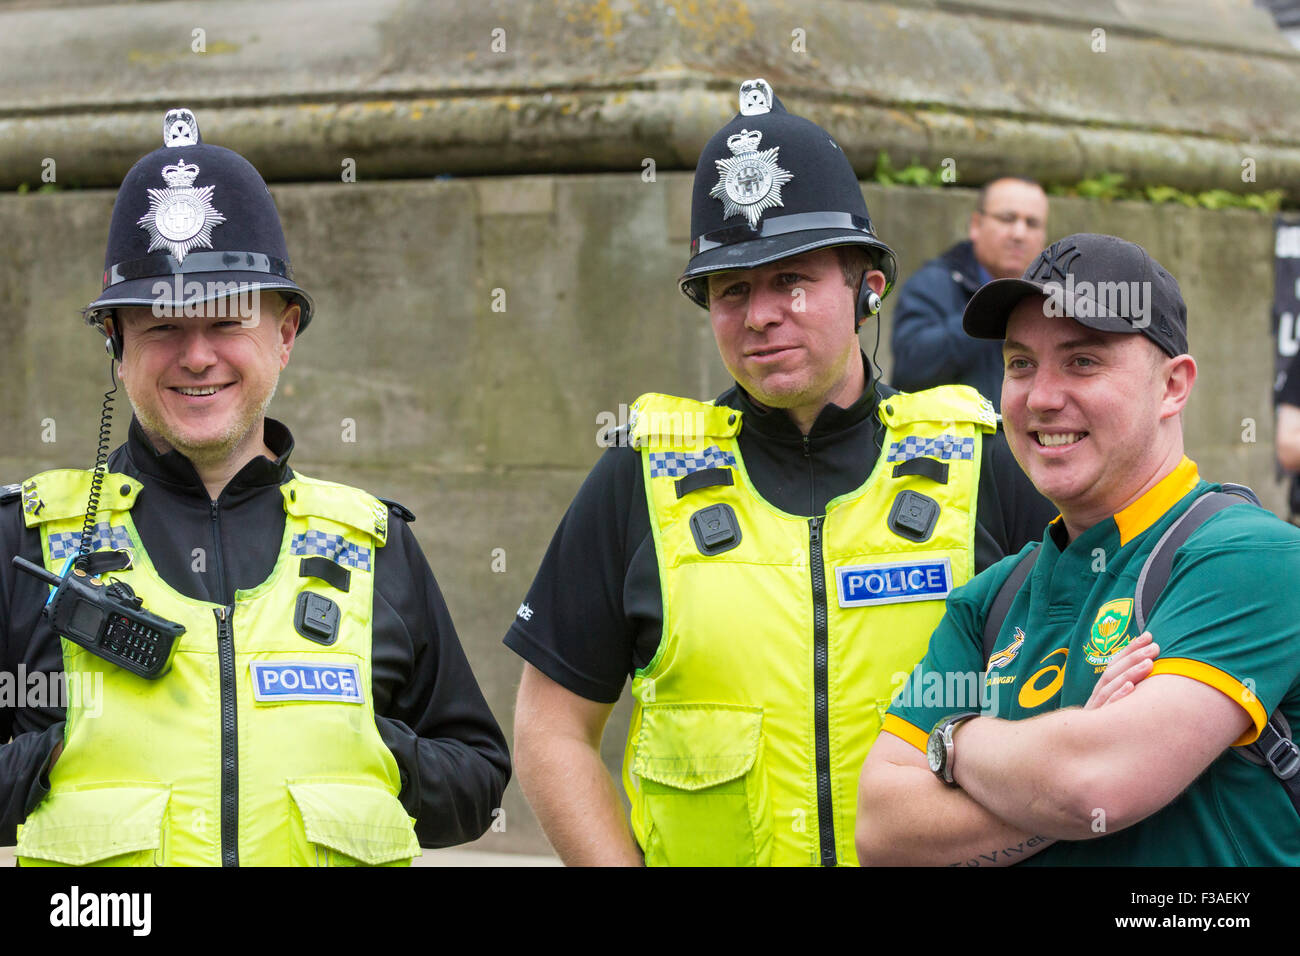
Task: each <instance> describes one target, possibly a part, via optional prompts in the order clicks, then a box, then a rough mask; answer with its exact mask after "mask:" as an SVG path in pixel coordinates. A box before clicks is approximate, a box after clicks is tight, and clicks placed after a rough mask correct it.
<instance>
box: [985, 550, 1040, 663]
mask: <svg viewBox="0 0 1300 956" xmlns="http://www.w3.org/2000/svg"><path fill="white" fill-rule="evenodd" d="M1037 560H1038V546H1037V545H1035V547H1034V549H1033V550H1032V551H1030V552H1029V553H1028V554H1026V555H1025V556H1024V557H1023V558H1021V559H1020V560H1019V561H1017V562H1016V566H1015V567H1014V568H1012V569H1011V573H1010V574H1008V575H1007V579H1006V580H1005V581H1003V582H1002V587H1000V588H998V594H997V597H995V598H994V599H993V606H992V607H990V608H989V616H988V617H986V618H985V619H984V664H985V666H987V665H988V662H989V658H991V657H992V656H993V648H994V645H996V644H997V640H998V634H999V632H1001V630H1002V625H1003V624H1004V623H1005V622H1006V619H1007V614H1008V613H1009V612H1010V611H1011V602H1012V601H1014V600H1015V599H1016V594H1017V593H1018V592H1019V591H1020V588H1021V586H1022V585H1023V584H1024V583H1025V580H1026V579H1027V578H1028V577H1029V572H1030V571H1032V570H1034V562H1035V561H1037Z"/></svg>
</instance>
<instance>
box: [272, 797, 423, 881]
mask: <svg viewBox="0 0 1300 956" xmlns="http://www.w3.org/2000/svg"><path fill="white" fill-rule="evenodd" d="M289 795H290V796H291V797H292V798H293V804H294V806H295V808H296V809H297V811H298V818H299V821H300V822H301V825H302V832H303V833H304V834H305V836H306V841H307V846H306V847H305V850H303V859H301V860H300V861H299V862H301V863H306V864H307V865H311V866H408V865H409V864H410V862H411V860H412V859H413V858H414V857H417V856H419V855H420V844H419V841H417V840H416V839H415V826H414V823H413V821H412V820H411V818H410V817H408V816H407V815H406V810H405V808H403V807H402V802H401V801H400V800H398V799H397V797H395V796H393V795H392V794H391V793H389V792H388V791H387V790H384V789H382V788H380V787H372V786H367V785H365V784H356V783H318V782H312V781H299V782H290V783H289ZM300 849H303V848H300Z"/></svg>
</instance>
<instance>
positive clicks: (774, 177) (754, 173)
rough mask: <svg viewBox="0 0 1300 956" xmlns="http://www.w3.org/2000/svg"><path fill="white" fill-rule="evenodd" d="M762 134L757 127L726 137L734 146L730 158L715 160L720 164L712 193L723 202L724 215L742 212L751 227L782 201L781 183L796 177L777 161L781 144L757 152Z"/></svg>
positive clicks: (730, 144) (725, 216) (715, 162)
mask: <svg viewBox="0 0 1300 956" xmlns="http://www.w3.org/2000/svg"><path fill="white" fill-rule="evenodd" d="M762 139H763V134H762V133H760V132H759V131H758V130H749V129H742V130H741V131H740V132H739V133H736V134H735V135H734V136H730V137H728V138H727V148H728V149H729V150H731V152H732V156H731V158H729V159H717V160H714V164H715V165H716V166H717V167H718V184H717V185H716V186H714V187H713V188H712V189H710V190H709V195H710V196H712V197H713V198H714V199H717V200H720V201H721V202H722V218H723V219H730V218H731V217H732V216H739V215H743V216H744V217H745V219H746V220H747V221H748V222H749V227H750V228H751V229H757V228H758V220H759V219H761V218H762V216H763V213H765V212H766V211H767V210H769V209H771V208H772V207H774V206H781V205H784V204H783V203H782V202H781V187H782V186H783V185H784V184H785V183H788V182H790V180H792V179H794V174H793V173H791V172H790V171H789V170H785V169H782V168H781V167H780V166H778V165H777V162H776V155H777V153H778V152H779V151H780V149H781V147H779V146H773V147H772V148H771V149H768V150H764V151H763V152H761V153H760V152H758V144H759V142H760V141H761V140H762Z"/></svg>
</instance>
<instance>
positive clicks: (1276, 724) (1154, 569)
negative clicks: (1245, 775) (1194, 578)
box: [1133, 484, 1300, 814]
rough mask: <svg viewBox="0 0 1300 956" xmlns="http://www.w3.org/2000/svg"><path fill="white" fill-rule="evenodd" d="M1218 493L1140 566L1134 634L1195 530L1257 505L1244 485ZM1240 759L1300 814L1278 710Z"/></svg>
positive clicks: (1299, 782)
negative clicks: (1257, 768) (1235, 508)
mask: <svg viewBox="0 0 1300 956" xmlns="http://www.w3.org/2000/svg"><path fill="white" fill-rule="evenodd" d="M1223 489H1224V490H1223V491H1222V492H1214V493H1211V494H1208V495H1204V496H1203V497H1201V498H1199V499H1197V501H1196V502H1195V503H1194V504H1193V505H1192V506H1191V507H1190V508H1188V509H1187V510H1186V511H1184V512H1183V514H1182V515H1181V516H1180V517H1179V519H1178V520H1177V521H1175V522H1174V523H1173V524H1172V525H1170V527H1169V530H1167V531H1166V532H1165V533H1164V534H1163V535H1162V536H1161V538H1160V540H1159V541H1157V542H1156V546H1155V547H1154V548H1152V549H1151V553H1150V554H1149V555H1148V556H1147V560H1146V563H1145V564H1144V565H1142V573H1141V574H1139V575H1138V583H1137V593H1136V595H1135V600H1134V602H1133V618H1134V620H1135V621H1136V622H1137V627H1138V633H1139V634H1141V633H1142V632H1143V631H1145V630H1146V618H1147V611H1148V610H1149V609H1150V607H1151V606H1152V605H1153V604H1155V602H1156V600H1157V599H1158V598H1159V597H1160V592H1161V591H1163V590H1164V587H1165V585H1166V584H1167V583H1169V573H1170V571H1171V570H1172V569H1173V565H1174V554H1175V553H1176V552H1177V551H1178V549H1179V548H1181V547H1182V546H1183V545H1184V544H1185V543H1186V541H1187V539H1188V538H1190V537H1191V536H1192V532H1194V531H1195V530H1196V529H1197V528H1199V527H1200V526H1201V525H1203V524H1204V523H1205V521H1206V519H1208V518H1209V517H1210V515H1213V514H1216V513H1218V512H1220V511H1222V510H1223V509H1224V508H1229V507H1231V506H1232V505H1236V504H1241V503H1242V502H1243V501H1248V502H1250V503H1251V504H1255V505H1258V504H1259V498H1258V497H1257V496H1256V495H1255V492H1253V491H1251V490H1250V489H1249V488H1247V487H1246V486H1245V485H1226V484H1225V485H1223ZM1237 752H1238V753H1239V754H1240V755H1241V756H1242V757H1244V758H1245V759H1247V760H1249V761H1250V762H1251V763H1254V764H1259V765H1261V766H1266V767H1268V768H1269V770H1270V771H1272V773H1273V776H1275V777H1276V778H1277V780H1278V783H1280V784H1282V787H1283V788H1284V789H1285V790H1286V795H1287V797H1288V798H1290V800H1291V805H1292V806H1293V807H1295V809H1296V813H1297V814H1300V748H1297V747H1296V744H1295V741H1294V740H1292V739H1291V728H1290V726H1288V725H1287V722H1286V718H1285V717H1283V716H1282V712H1281V711H1280V710H1278V711H1274V712H1273V714H1271V715H1270V716H1269V719H1268V723H1267V724H1265V725H1264V729H1263V730H1262V731H1261V732H1260V735H1259V737H1258V738H1257V739H1256V740H1255V742H1254V743H1253V744H1247V745H1246V746H1244V747H1240V748H1238V751H1237Z"/></svg>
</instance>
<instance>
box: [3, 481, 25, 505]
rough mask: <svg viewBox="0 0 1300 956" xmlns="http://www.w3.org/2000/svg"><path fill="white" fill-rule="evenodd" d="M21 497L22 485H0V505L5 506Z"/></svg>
mask: <svg viewBox="0 0 1300 956" xmlns="http://www.w3.org/2000/svg"><path fill="white" fill-rule="evenodd" d="M22 496H23V486H22V485H0V505H7V504H9V502H11V501H17V500H18V499H19V498H21V497H22Z"/></svg>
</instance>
